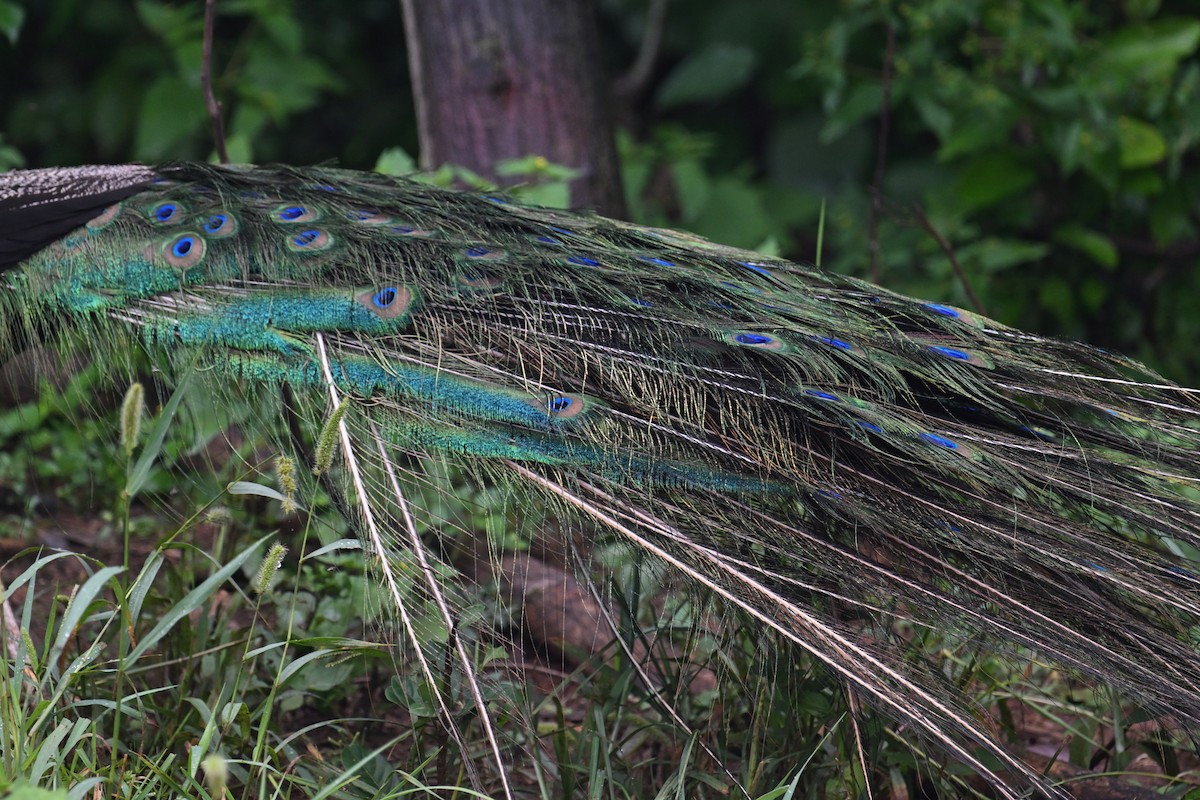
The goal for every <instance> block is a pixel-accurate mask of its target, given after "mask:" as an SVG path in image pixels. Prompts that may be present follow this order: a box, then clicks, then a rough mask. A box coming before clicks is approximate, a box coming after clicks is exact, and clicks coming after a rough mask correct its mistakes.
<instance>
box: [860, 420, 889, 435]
mask: <svg viewBox="0 0 1200 800" xmlns="http://www.w3.org/2000/svg"><path fill="white" fill-rule="evenodd" d="M854 424H855V425H857V426H858V427H860V428H865V429H866V430H869V431H870V432H871V433H883V428H881V427H879V426H878V425H876V424H875V423H874V422H867V421H866V420H865V419H856V420H855V421H854Z"/></svg>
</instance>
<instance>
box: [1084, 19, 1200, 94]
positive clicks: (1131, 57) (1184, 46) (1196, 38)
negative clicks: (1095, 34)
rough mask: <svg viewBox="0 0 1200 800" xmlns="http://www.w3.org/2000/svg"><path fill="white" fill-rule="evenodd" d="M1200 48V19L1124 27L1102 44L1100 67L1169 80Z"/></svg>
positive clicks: (1103, 69)
mask: <svg viewBox="0 0 1200 800" xmlns="http://www.w3.org/2000/svg"><path fill="white" fill-rule="evenodd" d="M1197 46H1200V20H1195V19H1181V18H1173V19H1172V18H1165V19H1159V20H1155V21H1154V22H1152V23H1148V24H1145V25H1129V26H1126V27H1123V28H1121V29H1120V30H1119V31H1118V32H1117V33H1116V34H1114V35H1113V36H1111V37H1109V38H1108V40H1107V41H1105V42H1102V43H1101V45H1100V50H1099V53H1100V56H1099V67H1100V72H1101V73H1102V72H1103V71H1105V70H1117V71H1119V72H1132V71H1136V72H1140V73H1142V77H1143V78H1151V79H1152V78H1155V77H1162V78H1166V77H1167V76H1169V75H1170V73H1171V71H1172V70H1174V69H1175V66H1176V64H1178V63H1179V61H1180V60H1182V59H1184V58H1186V57H1188V56H1190V55H1191V54H1192V53H1193V52H1195V50H1196V47H1197Z"/></svg>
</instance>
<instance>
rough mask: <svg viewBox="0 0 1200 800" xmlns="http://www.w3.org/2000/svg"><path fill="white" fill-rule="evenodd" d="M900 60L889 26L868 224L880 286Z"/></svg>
mask: <svg viewBox="0 0 1200 800" xmlns="http://www.w3.org/2000/svg"><path fill="white" fill-rule="evenodd" d="M895 60H896V29H895V28H894V27H893V26H891V25H888V26H887V49H886V50H885V51H884V55H883V76H882V77H881V79H880V81H881V83H882V85H883V98H882V99H881V100H880V101H879V105H880V108H879V142H878V147H877V149H876V155H875V182H874V183H873V184H872V186H871V215H870V218H869V221H868V223H867V247H868V250H869V252H870V253H871V282H872V283H879V216H880V212H881V211H882V207H881V206H882V204H883V174H884V171H885V170H886V168H887V147H888V132H889V130H890V129H891V124H892V63H893V62H894V61H895Z"/></svg>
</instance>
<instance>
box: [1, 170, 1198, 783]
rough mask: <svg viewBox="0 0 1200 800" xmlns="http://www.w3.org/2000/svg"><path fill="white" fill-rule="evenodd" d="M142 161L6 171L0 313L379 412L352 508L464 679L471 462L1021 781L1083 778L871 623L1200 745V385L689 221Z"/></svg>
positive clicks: (370, 423) (296, 174)
mask: <svg viewBox="0 0 1200 800" xmlns="http://www.w3.org/2000/svg"><path fill="white" fill-rule="evenodd" d="M114 169H117V170H120V169H121V168H114ZM128 169H129V170H130V171H128V172H124V173H121V172H115V173H114V172H112V171H111V170H108V171H100V172H97V173H95V174H94V175H93V176H92V177H91V178H89V173H87V172H83V173H79V172H75V171H70V170H44V171H35V172H29V173H12V174H9V175H3V176H0V220H5V221H4V222H0V260H3V259H4V257H5V256H6V255H7V256H8V259H9V261H13V260H15V258H14V254H15V257H17V258H19V257H24V256H28V258H26V259H25V260H24V261H23V262H22V263H20V264H19V265H18V266H17V268H16V269H15V270H13V271H11V272H10V273H8V277H7V282H6V283H7V286H6V288H7V291H5V292H3V293H2V294H0V315H2V316H3V317H4V318H5V321H6V322H7V323H8V325H9V327H10V328H11V327H13V326H16V327H18V328H20V327H21V326H25V327H27V328H28V329H29V330H30V331H35V330H40V329H42V328H44V327H45V323H46V322H47V321H48V320H52V321H54V322H55V323H58V322H60V321H61V323H62V325H69V324H72V323H74V324H77V325H79V326H81V327H82V329H83V330H86V331H88V332H89V335H92V336H96V337H100V338H101V339H103V337H109V339H111V340H113V341H116V340H117V339H116V338H113V337H121V336H127V335H128V334H126V333H125V331H133V337H134V339H133V341H140V342H142V343H143V344H144V346H145V347H146V348H147V349H148V350H149V351H150V352H151V353H152V354H154V355H155V356H156V357H157V358H159V359H160V360H162V361H164V362H167V361H170V360H172V359H173V358H174V357H175V356H177V355H179V354H187V357H188V360H189V362H194V363H195V364H196V365H197V366H198V367H199V368H201V369H203V370H204V372H205V374H207V375H208V376H209V378H210V380H212V381H214V382H215V383H214V385H217V386H219V385H221V384H222V383H226V384H229V385H234V384H235V382H241V383H244V384H250V385H266V386H273V385H286V386H287V387H289V390H290V391H291V392H292V393H293V394H294V395H296V397H297V398H299V399H298V400H297V402H298V403H300V404H301V406H302V407H304V408H306V409H307V413H308V414H309V415H310V416H312V417H313V418H315V419H316V420H317V421H319V420H320V419H323V418H325V417H326V416H327V415H328V414H329V413H330V410H331V409H333V408H335V407H337V406H339V404H341V403H342V401H343V400H344V399H349V401H350V406H349V409H348V411H347V412H346V415H345V416H344V417H343V418H342V420H341V423H340V427H339V430H340V452H339V459H340V461H339V463H340V464H341V468H340V473H341V475H342V477H343V479H344V487H345V488H344V491H345V493H346V497H347V500H346V507H347V509H349V510H350V514H351V516H352V518H353V519H352V522H353V524H354V525H355V527H356V528H357V529H358V530H359V531H360V532H361V533H362V535H363V537H364V539H365V541H366V542H367V544H368V545H369V546H370V548H371V551H372V552H374V553H375V554H376V555H377V556H378V557H379V569H380V575H381V580H383V581H384V583H385V585H386V586H387V587H390V588H391V590H392V594H393V596H394V599H395V601H396V604H397V608H396V614H397V617H398V619H399V621H400V622H401V624H402V625H404V626H405V627H406V629H407V631H408V633H407V635H408V636H409V637H410V638H411V639H412V640H413V641H412V644H413V645H414V647H413V650H414V652H415V653H416V654H417V656H416V664H415V668H416V669H419V670H421V671H422V672H423V673H424V674H425V676H426V677H427V678H428V679H429V683H430V684H431V685H437V681H436V680H434V670H435V669H436V667H434V666H433V665H431V664H429V663H428V662H427V661H426V660H425V659H424V658H423V657H422V656H420V653H421V652H422V649H421V644H422V643H421V642H420V641H419V635H418V633H417V632H416V630H415V629H414V628H413V627H412V626H411V625H410V624H409V620H408V617H407V614H408V612H407V611H406V610H405V608H404V599H403V598H404V592H403V591H401V589H400V588H399V583H400V582H402V581H410V580H411V578H405V577H402V576H400V575H399V574H398V572H399V571H400V570H399V568H398V566H397V565H399V564H402V563H404V564H407V563H409V562H410V561H411V560H412V559H416V560H417V563H418V566H419V572H420V573H421V574H422V575H424V576H425V584H426V587H425V588H426V591H428V592H429V593H430V594H431V597H432V602H433V603H434V604H435V605H436V606H437V607H438V608H439V609H440V610H439V613H440V614H441V615H442V616H443V617H444V620H445V622H446V625H447V627H448V628H452V627H453V625H454V620H455V613H456V609H457V608H458V606H459V604H460V603H461V602H462V601H461V600H458V599H455V598H454V597H453V596H452V595H453V592H452V591H451V590H448V589H446V588H445V587H443V586H442V584H441V582H439V581H438V580H436V579H435V578H434V577H433V576H434V573H435V572H437V571H438V569H439V567H437V566H436V565H435V564H434V563H433V562H432V560H431V559H432V556H430V555H428V554H427V553H426V549H425V546H424V545H423V544H422V542H421V539H420V537H419V536H418V535H417V525H416V524H415V523H414V521H413V513H414V509H413V508H412V507H411V506H410V503H416V502H419V496H420V493H419V492H418V494H417V495H412V487H414V486H418V487H425V488H427V489H428V488H431V487H432V488H434V489H435V490H436V491H448V489H447V488H446V487H444V486H443V487H441V488H437V487H436V485H435V484H434V483H433V482H434V481H435V478H434V477H431V476H428V475H425V474H423V473H422V471H421V468H420V465H421V464H423V463H433V462H439V461H440V462H448V463H452V464H455V465H458V466H459V467H460V468H461V469H463V470H464V471H465V472H466V473H467V474H470V475H474V476H477V480H478V481H479V482H480V483H484V484H491V483H499V482H503V483H505V484H508V485H513V486H518V487H522V491H524V492H527V493H528V494H529V495H531V496H532V495H537V496H541V497H542V498H543V499H542V501H541V502H542V504H543V505H544V506H545V507H547V508H548V509H550V511H549V513H551V514H555V515H558V516H560V517H562V518H564V519H565V520H570V519H577V520H581V521H587V522H586V524H587V525H590V526H592V527H593V528H601V529H607V530H608V531H609V532H611V533H615V534H619V535H620V536H621V537H624V538H625V539H627V540H628V542H630V543H632V545H634V546H635V547H637V548H640V549H642V550H644V551H645V552H647V553H650V554H652V555H653V556H655V557H657V558H658V559H661V560H662V561H663V562H665V563H666V564H669V565H671V566H672V567H674V568H676V569H677V570H679V572H681V573H682V574H683V575H685V576H687V577H688V578H690V579H691V580H692V581H694V582H695V584H696V586H697V588H698V589H699V590H701V591H707V592H711V593H712V594H714V595H715V596H717V597H718V598H720V599H721V600H722V601H723V602H724V603H725V604H727V605H728V606H730V607H733V608H736V609H740V610H741V611H743V612H745V613H746V614H747V615H749V617H750V618H752V619H753V620H754V621H755V623H756V624H759V625H762V626H765V628H766V629H769V630H772V631H774V632H775V633H776V634H777V635H778V636H779V637H782V639H784V640H786V641H788V642H790V643H792V644H793V645H795V646H796V647H799V648H801V649H802V650H804V651H807V652H808V653H810V654H811V655H812V656H813V657H815V658H816V659H818V660H819V661H821V662H823V663H824V664H825V665H826V666H827V667H828V668H829V669H830V670H832V671H833V672H835V673H836V674H837V675H839V676H840V677H841V678H842V679H844V680H845V681H846V683H847V684H848V685H849V686H851V687H852V688H853V689H854V690H856V691H857V692H858V693H859V694H860V695H861V696H862V697H863V698H864V699H867V700H869V701H870V702H872V703H874V704H875V705H876V706H878V707H880V708H882V709H884V710H886V711H887V712H888V713H890V714H891V715H894V716H895V717H897V718H899V719H902V720H906V721H908V722H910V723H912V725H914V726H915V727H916V728H917V729H919V730H920V731H922V732H923V733H924V734H925V735H927V736H928V737H930V738H932V739H933V740H935V741H936V742H937V743H938V744H939V745H940V746H941V747H942V748H944V749H945V750H946V751H947V752H948V753H949V754H950V755H951V756H952V757H953V758H955V759H958V760H960V761H962V762H963V763H966V764H969V765H971V766H972V767H973V768H974V769H975V770H977V771H978V772H979V773H980V774H982V775H984V776H990V780H992V781H993V782H994V783H996V785H997V786H998V790H999V791H1000V792H1001V794H1003V795H1004V796H1008V797H1016V796H1018V795H1019V794H1020V789H1019V788H1008V787H1006V786H1004V785H1003V784H1002V781H1001V779H1000V778H999V777H997V775H996V774H995V773H996V767H997V764H998V765H999V767H1000V769H1002V770H1004V771H1006V772H1008V773H1009V777H1010V778H1011V776H1012V775H1014V774H1021V775H1024V781H1025V782H1026V783H1029V784H1034V785H1040V786H1041V789H1042V791H1045V792H1048V793H1053V792H1054V791H1055V790H1054V789H1053V788H1052V787H1049V786H1047V785H1044V784H1041V783H1040V779H1039V778H1038V777H1037V776H1036V775H1034V774H1033V773H1032V772H1030V770H1029V768H1027V767H1025V766H1024V765H1023V764H1022V762H1021V761H1019V760H1018V759H1016V758H1015V757H1013V756H1012V755H1010V754H1009V753H1008V752H1007V751H1006V750H1005V749H1004V747H1003V746H1001V745H1000V744H999V743H998V742H996V741H995V740H994V739H993V737H992V735H991V734H990V733H989V731H988V729H987V726H986V724H985V723H984V722H983V721H982V720H981V717H980V713H979V710H978V709H976V708H974V707H973V705H972V702H971V700H970V699H969V698H968V697H966V696H965V695H964V694H963V693H962V692H961V690H960V689H959V688H958V687H956V686H955V685H953V684H952V683H951V682H950V681H949V680H948V679H947V678H946V677H945V676H944V675H943V674H942V673H941V672H940V671H939V670H938V669H937V668H936V665H932V664H926V663H924V662H921V661H920V660H916V659H912V658H908V657H906V654H905V649H904V646H903V643H900V642H893V641H891V640H890V639H889V638H888V637H887V635H886V634H882V635H878V636H869V635H865V634H864V628H863V625H862V624H861V620H864V619H865V620H871V621H873V623H874V624H875V625H876V626H877V630H880V631H886V630H888V628H889V626H890V625H893V624H894V623H895V622H896V621H898V620H901V621H906V622H907V623H909V624H910V625H911V626H913V628H914V629H915V630H918V631H919V630H931V631H935V632H939V633H940V634H942V635H946V636H950V637H954V638H957V639H961V640H962V641H969V640H971V639H972V638H975V639H977V640H979V641H981V642H983V643H985V644H986V645H987V646H989V647H991V648H994V649H995V650H996V651H997V652H1000V653H1006V654H1008V655H1009V656H1014V655H1015V654H1016V653H1018V652H1021V651H1023V650H1026V649H1027V650H1031V651H1033V652H1035V653H1037V654H1038V655H1039V656H1040V657H1042V658H1045V659H1048V660H1049V661H1051V662H1052V663H1054V664H1056V665H1059V666H1061V667H1065V668H1068V669H1070V670H1073V671H1078V672H1080V673H1083V674H1086V675H1089V676H1091V677H1092V678H1094V679H1095V680H1096V681H1098V682H1101V683H1104V684H1107V685H1109V686H1111V687H1114V688H1116V689H1117V690H1119V691H1120V692H1121V693H1122V694H1123V695H1125V696H1128V697H1132V698H1136V699H1137V700H1138V701H1140V702H1141V703H1144V704H1145V705H1146V706H1147V707H1149V708H1150V709H1152V710H1154V711H1155V712H1157V713H1162V714H1168V713H1169V714H1170V715H1171V716H1172V718H1173V719H1174V720H1175V721H1176V722H1177V723H1178V724H1179V725H1180V726H1181V727H1182V728H1183V729H1184V730H1185V731H1188V732H1189V733H1195V732H1197V731H1198V730H1200V660H1198V658H1197V633H1196V632H1197V630H1200V580H1198V579H1197V573H1196V564H1195V560H1196V554H1197V553H1198V552H1200V503H1198V502H1197V501H1198V499H1200V494H1198V493H1197V485H1196V483H1197V479H1198V477H1200V472H1198V470H1197V466H1196V461H1197V458H1196V454H1197V451H1198V450H1200V448H1198V447H1197V444H1198V439H1200V436H1198V434H1197V412H1198V411H1200V405H1198V403H1197V398H1196V393H1195V392H1194V391H1192V390H1188V389H1184V388H1180V387H1177V386H1174V385H1172V384H1170V383H1168V382H1167V381H1165V380H1163V379H1162V378H1160V377H1159V376H1157V375H1155V374H1153V373H1152V372H1150V371H1149V370H1147V369H1146V368H1145V367H1143V366H1141V365H1140V364H1137V363H1134V362H1132V361H1130V360H1128V359H1125V358H1122V357H1120V356H1117V355H1114V354H1111V353H1107V352H1104V351H1102V350H1098V349H1095V348H1091V347H1087V346H1084V345H1079V344H1073V343H1068V342H1061V341H1055V340H1052V339H1046V338H1043V337H1039V336H1033V335H1030V334H1026V333H1022V332H1019V331H1016V330H1012V329H1009V328H1005V327H1004V326H1002V325H999V324H998V323H995V322H993V321H991V320H988V319H985V318H982V317H980V316H978V315H976V314H972V313H969V312H966V311H963V310H960V309H956V308H952V307H949V306H944V305H939V304H934V303H926V302H921V301H917V300H913V299H910V298H907V297H902V296H899V295H896V294H892V293H890V292H887V291H886V290H884V289H881V288H879V287H876V286H872V285H869V284H866V283H863V282H860V281H856V280H853V279H850V278H846V277H842V276H839V275H834V274H830V273H827V272H824V271H822V270H820V269H817V268H813V267H806V266H802V265H798V264H792V263H789V262H785V261H781V260H776V259H769V258H764V257H762V256H758V255H755V254H753V253H749V252H744V251H740V250H735V249H731V248H727V247H722V246H719V245H715V244H712V243H710V242H706V241H703V240H701V239H698V238H695V237H692V236H688V235H685V234H681V233H676V232H672V231H666V230H656V229H650V228H644V227H639V226H634V225H629V224H624V223H620V222H615V221H612V220H608V219H604V218H601V217H596V216H591V215H587V214H576V213H567V212H560V211H553V210H547V209H541V208H529V207H524V206H520V205H517V204H514V203H512V202H510V201H508V200H506V199H505V198H503V197H499V196H483V195H475V194H467V193H458V192H451V191H445V190H441V189H436V188H432V187H430V186H427V185H423V184H419V183H414V182H410V181H406V180H399V179H391V178H384V177H380V176H375V175H369V174H363V173H356V172H349V171H342V170H334V169H292V168H286V167H266V168H239V169H232V168H219V167H210V166H205V165H199V164H179V165H170V166H166V167H162V168H159V169H157V170H156V174H157V176H158V177H157V178H156V179H155V180H154V182H153V183H149V184H147V183H146V177H147V176H146V173H145V172H144V171H142V170H141V168H128ZM114 176H115V179H114ZM89 180H93V181H94V184H92V185H89ZM125 195H128V196H125ZM122 196H123V199H121V200H120V202H119V203H118V204H117V205H116V206H113V207H111V208H109V209H108V210H106V211H103V213H101V208H102V206H103V205H105V204H108V203H111V202H112V201H113V200H114V199H117V198H120V197H122ZM23 197H29V198H33V199H32V200H30V201H29V202H22V198H23ZM18 215H19V216H18ZM85 220H86V224H81V223H84V221H85ZM64 221H67V222H69V223H70V227H74V228H76V229H75V230H73V231H71V232H68V231H67V230H65V229H63V225H64V224H67V222H64ZM35 251H36V252H35ZM101 352H103V351H102V350H101ZM406 548H407V549H408V551H410V552H409V554H408V555H403V554H404V552H405V549H406ZM410 572H411V570H410ZM457 649H458V659H459V661H460V666H461V668H462V669H463V670H464V671H465V673H464V674H467V675H471V676H473V675H474V672H473V667H472V661H471V656H470V654H469V653H468V652H467V651H466V649H465V648H464V646H463V645H461V644H459V645H457ZM472 684H473V685H474V684H475V682H474V681H472ZM473 701H474V703H475V704H476V707H477V709H478V710H479V712H480V715H481V718H482V719H483V720H484V721H485V722H486V720H487V719H488V714H487V703H485V701H484V697H483V694H482V693H481V690H479V689H478V688H477V689H475V691H474V695H473ZM439 702H441V703H442V708H441V711H442V714H443V715H444V716H445V717H446V718H447V720H449V719H450V718H451V716H452V714H451V711H450V709H449V708H448V707H447V706H446V705H445V701H439ZM485 730H487V731H488V733H487V738H488V741H489V745H488V749H489V751H490V752H491V754H492V758H493V760H494V761H495V764H494V765H493V766H492V767H490V768H489V767H481V768H480V769H481V770H483V771H485V772H487V773H488V775H489V776H490V777H489V780H491V781H499V782H500V783H501V784H503V783H504V777H503V776H504V774H505V770H506V768H505V763H506V761H507V760H508V759H510V758H511V757H512V754H511V752H510V751H509V749H508V747H507V746H506V745H505V744H504V742H503V741H502V739H503V735H502V734H501V733H500V732H498V731H496V730H494V729H493V728H492V727H491V726H489V725H485ZM455 735H456V736H459V734H458V733H455ZM458 743H459V745H460V746H462V747H464V748H466V743H465V742H464V741H463V740H462V739H461V738H459V739H458ZM980 746H982V748H983V749H984V751H985V752H987V753H989V755H990V758H989V760H987V761H986V763H985V761H984V760H982V758H981V756H980V754H979V753H980V750H979V749H978V748H979V747H980ZM991 759H994V761H993V760H991ZM481 780H482V779H481ZM486 782H487V781H484V783H486ZM503 791H504V792H506V793H507V792H508V791H509V790H508V787H507V786H504V788H503Z"/></svg>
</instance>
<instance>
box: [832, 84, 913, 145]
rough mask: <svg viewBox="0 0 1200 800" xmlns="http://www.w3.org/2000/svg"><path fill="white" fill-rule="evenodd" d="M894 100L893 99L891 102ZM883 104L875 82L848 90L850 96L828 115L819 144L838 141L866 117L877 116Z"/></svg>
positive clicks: (880, 92)
mask: <svg viewBox="0 0 1200 800" xmlns="http://www.w3.org/2000/svg"><path fill="white" fill-rule="evenodd" d="M894 101H895V98H893V102H894ZM882 103H883V87H882V86H881V85H880V84H878V83H875V82H872V83H860V84H859V85H858V86H855V87H854V88H853V89H851V90H850V96H849V97H847V98H846V102H844V103H842V104H841V106H839V107H838V109H837V110H836V111H834V112H833V113H832V114H830V115H829V121H828V122H826V123H825V127H824V128H823V129H822V130H821V143H822V144H829V143H830V142H833V141H836V140H837V139H840V138H841V137H842V135H843V134H844V133H845V132H846V131H847V130H848V129H850V128H852V127H854V126H855V125H857V124H858V123H860V122H862V121H863V120H864V119H867V118H868V117H870V116H872V115H874V114H878V113H879V110H880V105H881V104H882Z"/></svg>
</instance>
